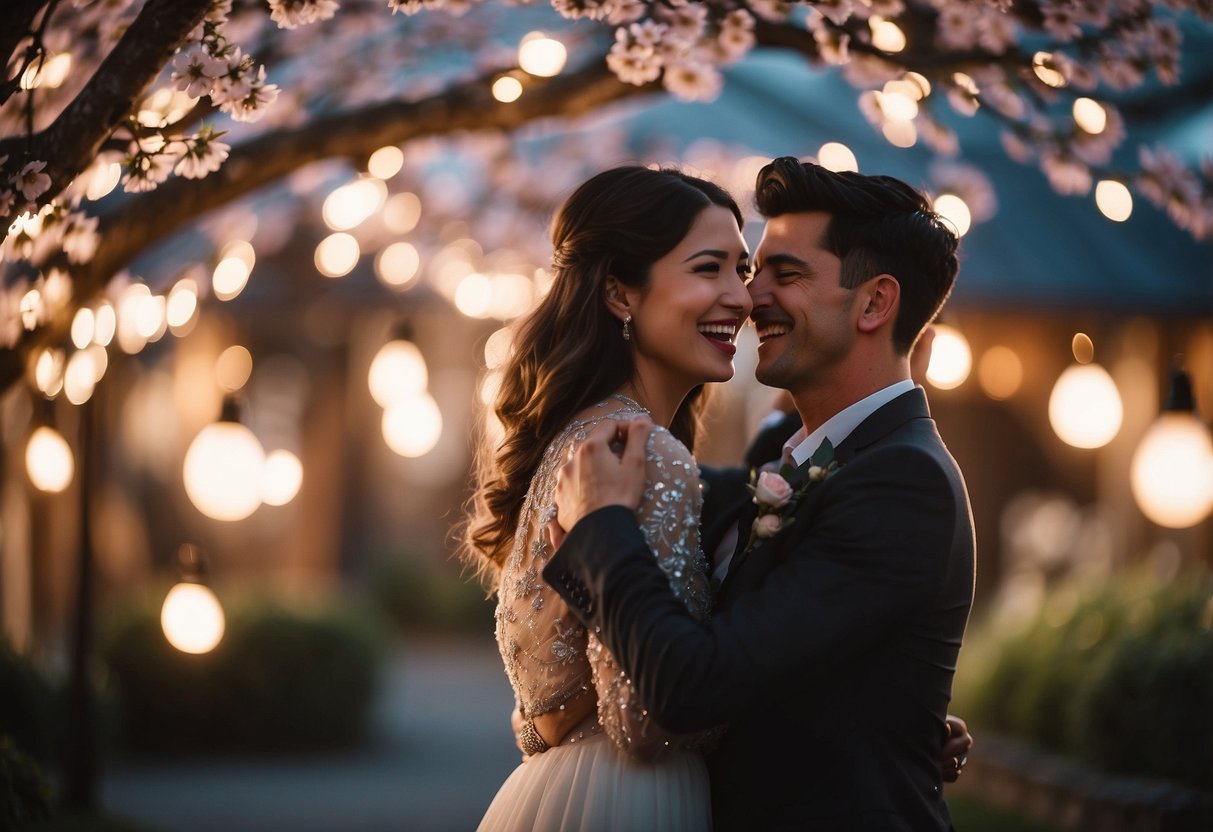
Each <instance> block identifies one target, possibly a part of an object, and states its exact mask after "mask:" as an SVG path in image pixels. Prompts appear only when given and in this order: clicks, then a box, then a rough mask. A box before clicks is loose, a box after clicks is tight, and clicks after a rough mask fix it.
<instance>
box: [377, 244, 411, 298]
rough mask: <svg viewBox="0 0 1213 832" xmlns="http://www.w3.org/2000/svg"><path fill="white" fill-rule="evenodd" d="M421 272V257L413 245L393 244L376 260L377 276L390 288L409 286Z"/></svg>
mask: <svg viewBox="0 0 1213 832" xmlns="http://www.w3.org/2000/svg"><path fill="white" fill-rule="evenodd" d="M420 270H421V255H420V254H418V253H417V247H416V246H414V245H413V244H412V243H404V242H400V243H392V244H391V245H389V246H387V247H386V248H384V249H383V251H381V252H379V256H378V257H376V258H375V274H376V275H377V276H378V277H379V279H380V280H381V281H383V282H384V283H385V284H387V285H388V286H393V287H396V288H402V287H405V286H408V285H409V284H410V283H412V282H413V280H414V279H416V277H417V273H418V272H419V271H420Z"/></svg>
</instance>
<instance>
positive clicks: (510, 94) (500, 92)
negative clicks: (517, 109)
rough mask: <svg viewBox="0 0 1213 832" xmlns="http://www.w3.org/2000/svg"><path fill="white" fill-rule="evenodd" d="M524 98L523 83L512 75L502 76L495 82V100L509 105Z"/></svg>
mask: <svg viewBox="0 0 1213 832" xmlns="http://www.w3.org/2000/svg"><path fill="white" fill-rule="evenodd" d="M521 97H522V82H521V81H519V80H518V79H517V78H515V77H513V76H511V75H502V76H501V77H500V78H498V79H497V80H496V81H494V82H493V98H496V99H497V100H498V101H500V102H501V103H502V104H509V103H510V102H511V101H517V100H518V99H519V98H521Z"/></svg>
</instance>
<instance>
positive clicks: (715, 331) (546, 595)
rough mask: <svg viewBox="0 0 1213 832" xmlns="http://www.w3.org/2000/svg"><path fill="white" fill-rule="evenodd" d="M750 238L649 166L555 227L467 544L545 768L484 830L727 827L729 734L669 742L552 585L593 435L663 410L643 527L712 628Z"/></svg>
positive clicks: (519, 773) (728, 207) (617, 174)
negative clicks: (709, 536) (713, 502)
mask: <svg viewBox="0 0 1213 832" xmlns="http://www.w3.org/2000/svg"><path fill="white" fill-rule="evenodd" d="M741 226H742V217H741V212H740V210H739V209H738V207H737V205H736V203H735V202H734V201H733V199H732V198H731V197H730V196H729V195H728V194H727V193H726V192H725V191H724V190H723V189H721V188H720V187H718V186H716V185H714V184H712V183H710V182H707V181H704V180H702V179H697V178H695V177H692V176H688V175H686V174H683V173H680V172H677V171H673V170H651V169H648V168H644V167H620V168H615V169H612V170H608V171H605V172H603V173H600V174H598V175H596V176H594V177H592V178H591V179H590V180H588V181H587V182H585V183H584V184H583V185H581V186H580V187H579V188H578V189H577V190H576V191H575V192H574V193H573V194H572V196H570V197H569V199H568V200H567V201H566V202H565V204H564V205H563V206H562V207H561V209H560V211H559V212H558V213H557V216H556V219H555V221H554V223H553V231H552V245H553V249H554V254H553V266H554V271H555V279H554V281H553V283H552V288H551V291H550V292H549V293H548V295H547V296H546V297H545V298H544V300H543V301H542V302H541V303H540V305H539V306H538V308H536V310H535V311H534V312H533V313H532V314H531V315H530V316H529V317H528V318H527V319H526V321H525V322H524V323H523V325H522V327H521V328H520V330H519V332H518V335H517V337H516V339H515V343H514V349H513V354H512V356H511V358H510V360H509V362H508V363H507V365H506V368H505V373H504V378H503V382H502V386H501V392H500V394H499V396H498V399H497V405H496V412H497V415H498V417H499V418H500V420H501V423H502V425H503V426H504V429H505V438H504V441H503V442H502V444H501V445H500V446H499V447H498V448H496V449H495V450H493V449H488V448H484V449H482V451H481V455H480V461H479V466H478V467H479V471H480V481H479V483H478V485H479V488H478V489H477V493H476V496H475V498H474V510H473V514H472V517H471V520H470V523H469V527H468V533H467V539H468V541H467V542H468V546H467V550H468V552H469V554H470V555H471V556H472V558H473V559H474V562H475V564H476V566H477V568H478V569H479V570H480V571H481V573H482V574H484V575H485V576H486V577H488V578H489V579H490V581H491V582H492V583H493V586H494V588H495V590H496V592H497V596H498V606H497V641H498V645H499V647H500V649H501V654H502V658H503V660H504V662H505V669H506V673H507V675H508V676H509V678H510V682H511V684H512V686H513V688H514V693H515V696H516V698H517V704H518V710H519V712H520V714H521V716H522V718H523V720H525V721H524V722H523V725H522V731H521V733H520V737H521V739H520V743H521V745H522V747H523V749H524V752H532V753H529V754H528V756H527V757H526V759H525V760H524V762H523V764H522V765H520V766H519V767H518V768H517V769H516V770H515V771H514V773H513V774H512V775H511V776H510V777H509V779H508V780H507V781H506V782H505V784H504V785H503V786H502V788H501V790H500V791H499V792H498V794H497V796H496V798H495V799H494V800H493V803H492V805H491V806H490V807H489V809H488V811H487V813H486V814H485V817H484V819H483V821H482V822H481V825H480V829H481V830H484V832H490V830H521V829H570V828H579V829H583V830H599V829H618V830H632V829H663V830H679V829H687V830H703V829H707V828H710V826H711V818H710V808H709V798H708V779H707V773H706V770H705V768H704V766H703V762H702V760H701V757H700V754H699V753H698V749H702V748H704V747H706V746H708V745H710V743H711V741H712V739H713V736H714V734H713V732H708V733H707V734H706V735H696V736H673V735H670V734H667V733H666V732H664V731H663V730H662V729H661V728H660V727H658V726H657V725H655V724H653V723H652V722H651V720H649V719H648V717H647V715H646V712H645V708H644V704H643V703H641V702H638V701H636V697H635V694H634V692H633V691H632V688H631V683H630V682H629V680H628V679H627V677H626V676H625V675H624V674H623V673H622V672H621V671H620V669H619V668H618V667H617V665H616V664H615V662H614V660H613V658H612V657H611V655H610V653H609V652H608V651H607V650H606V649H605V648H604V647H603V646H602V645H601V644H600V643H599V642H598V641H597V639H595V638H594V636H593V635H592V634H588V633H587V632H586V631H585V629H584V628H583V627H581V626H580V625H579V624H578V623H577V620H576V618H575V617H574V616H572V615H571V614H570V613H569V611H568V609H567V607H565V606H564V602H563V601H562V600H561V599H560V598H559V597H558V596H557V595H556V594H555V593H554V592H553V591H552V590H551V589H549V588H548V587H547V586H546V585H545V584H544V583H543V581H542V579H541V578H540V577H539V572H540V570H541V569H542V568H543V565H544V564H545V563H546V562H547V559H548V557H549V556H550V555H551V549H550V545H549V543H548V540H547V537H546V534H545V527H546V525H547V522H548V520H549V519H551V517H552V516H553V515H554V513H555V509H554V508H553V506H552V492H553V488H554V485H555V476H556V470H557V468H558V467H559V465H560V464H561V463H563V461H564V460H565V459H566V458H567V457H568V454H569V453H570V452H571V450H572V449H573V448H574V447H575V446H576V444H577V443H578V441H579V440H580V439H583V438H584V436H585V433H586V431H587V430H589V429H591V428H592V427H593V426H594V425H596V424H598V423H600V422H602V421H604V420H607V419H630V418H634V417H635V416H637V415H639V414H642V413H648V414H649V415H650V416H651V417H652V418H653V420H654V421H655V422H656V423H657V425H659V426H661V427H659V428H658V429H657V430H656V431H655V432H654V434H653V437H652V439H651V440H650V444H649V447H648V454H647V458H648V478H647V483H646V486H647V487H646V493H645V499H644V502H643V504H642V506H641V507H640V509H639V510H638V515H639V517H640V519H641V525H642V528H643V529H644V533H645V535H646V537H647V539H648V542H649V543H650V545H651V546H652V548H653V550H654V552H655V553H656V555H657V558H658V561H659V563H660V564H661V566H662V567H663V569H664V570H665V572H666V574H667V575H668V576H669V579H670V584H671V586H672V587H673V588H674V591H675V594H676V595H677V596H678V597H679V599H680V600H682V601H683V602H684V603H685V604H686V605H687V607H688V608H689V609H690V610H691V611H692V613H694V614H695V615H697V616H702V617H706V616H707V614H708V612H709V608H710V603H711V598H710V590H709V584H708V569H707V564H706V561H705V560H704V557H703V555H702V553H701V551H700V548H699V512H700V507H701V497H700V489H699V476H698V469H697V467H696V464H695V460H694V458H693V457H692V455H691V451H690V449H691V448H692V447H693V444H694V438H695V437H694V433H695V429H696V424H697V419H696V417H697V413H698V410H699V409H700V406H701V396H700V392H701V390H702V385H703V384H705V383H707V382H719V381H726V380H727V379H729V378H731V377H732V375H733V362H732V357H733V354H734V353H735V351H736V348H735V346H734V344H733V339H734V337H735V336H736V333H737V330H738V328H739V327H740V326H741V324H742V322H743V321H744V320H745V319H746V317H747V316H748V315H749V311H750V299H749V295H748V293H747V292H746V289H745V282H744V281H745V277H746V274H747V271H748V253H747V251H746V246H745V241H744V239H743V238H742V236H741ZM667 428H668V429H667ZM594 703H596V708H595V707H593V706H594ZM582 714H585V717H584V719H581V720H580V722H579V724H577V725H576V726H575V727H573V729H572V730H567V729H568V726H569V723H571V722H577V721H578V717H579V716H580V715H582ZM566 731H567V733H566ZM553 746H554V747H553ZM540 751H542V752H544V753H534V752H540Z"/></svg>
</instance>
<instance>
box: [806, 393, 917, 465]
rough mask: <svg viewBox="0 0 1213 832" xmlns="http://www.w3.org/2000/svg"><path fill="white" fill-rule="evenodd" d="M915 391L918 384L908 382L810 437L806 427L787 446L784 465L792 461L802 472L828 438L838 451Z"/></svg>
mask: <svg viewBox="0 0 1213 832" xmlns="http://www.w3.org/2000/svg"><path fill="white" fill-rule="evenodd" d="M913 389H914V381H913V380H912V379H908V378H904V379H902V380H901V381H896V382H894V383H892V384H890V385H889V386H888V387H885V388H884V389H882V390H877V391H876V392H875V393H873V394H872V395H870V396H867V397H865V398H862V399H860V400H859V401H857V402H855V404H853V405H851V406H849V407H846V408H844V409H843V410H840V411H839V412H838V413H835V414H834V415H833V416H831V417H830V418H829V419H827V420H826V421H825V424H823V425H822V426H821V427H819V428H817V430H815V431H813V432H812V433H810V434H808V435H805V430H804V428H803V427H802V428H801V429H800V430H798V431H796V433H794V434H793V435H792V438H791V439H789V440H788V441H787V442H786V443H784V446H783V460H784V462H789V461H790V462H791V464H792V465H793V466H795V467H797V468H799V467H800V466H801V465H804V463H805V461H806V460H808V458H809V457H810V456H812V455H813V451H815V450H817V449H818V448H819V447H821V443H822V442H823V441H825V440H826V439H827V438H828V439H829V440H830V444H832V445H833V446H834V447H835V448H837V447H838V446H839V445H840V444H842V442H843V441H845V440H846V438H847V437H848V436H850V435H851V431H853V430H855V428H857V427H859V424H860V423H861V422H862V421H863V420H864V419H866V418H868V417H869V416H871V415H872V414H873V413H875V412H876V411H877V410H879V409H880V408H882V407H884V406H885V405H886V404H888V403H889V402H891V401H893V399H895V398H897V397H898V396H900V395H902V394H904V393H908V392H910V391H911V390H913ZM789 458H790V460H789Z"/></svg>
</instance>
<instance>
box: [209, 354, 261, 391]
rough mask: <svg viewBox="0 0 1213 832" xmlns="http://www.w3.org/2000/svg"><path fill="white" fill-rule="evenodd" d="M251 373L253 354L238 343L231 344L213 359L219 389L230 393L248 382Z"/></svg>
mask: <svg viewBox="0 0 1213 832" xmlns="http://www.w3.org/2000/svg"><path fill="white" fill-rule="evenodd" d="M252 374H253V354H252V353H250V352H249V351H248V350H247V349H246V348H245V347H242V346H241V345H240V344H232V345H231V346H230V347H228V348H227V349H225V350H224V351H223V352H221V353H219V358H218V360H217V361H215V381H216V382H217V383H218V385H219V387H220V389H222V390H225V391H227V392H228V393H232V392H234V391H236V390H239V389H240V388H241V387H243V386H244V385H245V384H247V383H248V380H249V376H251V375H252Z"/></svg>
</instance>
